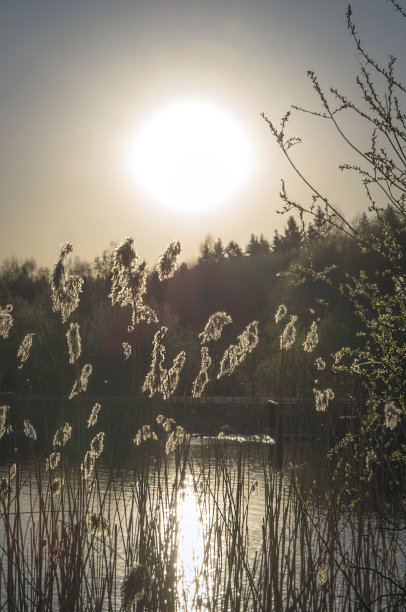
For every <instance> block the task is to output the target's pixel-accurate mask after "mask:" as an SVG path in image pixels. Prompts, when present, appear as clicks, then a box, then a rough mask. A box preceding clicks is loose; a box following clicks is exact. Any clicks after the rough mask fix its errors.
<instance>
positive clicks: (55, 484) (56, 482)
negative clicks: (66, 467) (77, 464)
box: [51, 478, 63, 495]
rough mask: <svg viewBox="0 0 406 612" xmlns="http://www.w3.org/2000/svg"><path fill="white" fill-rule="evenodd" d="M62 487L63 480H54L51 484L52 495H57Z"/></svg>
mask: <svg viewBox="0 0 406 612" xmlns="http://www.w3.org/2000/svg"><path fill="white" fill-rule="evenodd" d="M62 487H63V478H54V480H53V481H52V484H51V493H52V495H59V494H60V492H61V491H62Z"/></svg>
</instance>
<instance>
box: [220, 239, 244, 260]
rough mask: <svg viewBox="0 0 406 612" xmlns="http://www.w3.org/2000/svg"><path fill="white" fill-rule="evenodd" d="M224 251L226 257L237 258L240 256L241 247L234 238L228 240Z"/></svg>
mask: <svg viewBox="0 0 406 612" xmlns="http://www.w3.org/2000/svg"><path fill="white" fill-rule="evenodd" d="M224 253H225V256H226V257H227V259H237V258H238V257H242V250H241V247H240V245H239V244H238V243H237V242H235V240H230V242H229V243H228V245H227V246H226V248H225V249H224Z"/></svg>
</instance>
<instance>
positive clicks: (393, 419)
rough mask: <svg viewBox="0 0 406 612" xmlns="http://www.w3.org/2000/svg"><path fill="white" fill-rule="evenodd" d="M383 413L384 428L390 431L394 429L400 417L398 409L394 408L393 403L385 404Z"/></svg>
mask: <svg viewBox="0 0 406 612" xmlns="http://www.w3.org/2000/svg"><path fill="white" fill-rule="evenodd" d="M384 413H385V427H387V428H388V429H391V430H393V429H395V428H396V426H397V424H398V423H399V421H400V419H401V416H402V411H401V410H400V408H398V407H397V406H396V404H395V402H388V403H387V404H385V408H384Z"/></svg>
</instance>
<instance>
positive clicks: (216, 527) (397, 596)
mask: <svg viewBox="0 0 406 612" xmlns="http://www.w3.org/2000/svg"><path fill="white" fill-rule="evenodd" d="M157 432H158V434H159V437H160V440H159V441H158V442H152V441H150V440H149V441H146V442H145V443H143V445H141V446H140V447H139V448H134V449H133V453H132V457H131V460H128V461H127V463H126V465H125V466H121V467H120V466H116V467H114V466H111V465H107V464H103V463H100V464H99V465H98V466H96V467H95V469H94V471H93V473H92V475H91V477H90V478H88V479H87V480H86V479H85V478H84V476H83V472H81V471H80V470H79V469H78V466H77V465H74V464H72V463H69V462H68V461H65V460H62V461H61V463H60V464H59V465H58V467H57V468H56V469H55V470H53V471H52V472H51V473H50V472H45V470H44V468H43V463H40V462H39V461H38V460H36V461H34V460H31V461H26V460H23V459H21V460H19V461H18V462H17V467H16V474H15V477H14V478H13V479H12V480H11V481H10V485H11V487H12V488H11V487H10V488H8V490H7V491H5V492H4V493H3V494H2V497H1V519H2V522H1V540H0V546H1V560H0V598H1V604H2V606H3V608H5V609H8V610H16V611H17V610H18V611H21V610H51V609H59V610H89V611H90V610H120V609H121V601H122V599H121V595H122V585H123V581H124V583H125V580H126V577H127V576H128V575H130V574H131V571H134V567H135V568H137V567H138V568H143V571H144V574H142V576H143V581H142V583H141V584H138V583H137V588H138V591H137V592H130V596H134V597H135V600H134V602H135V603H134V608H131V605H130V607H129V608H128V609H135V605H137V607H136V609H137V610H151V611H152V610H162V611H164V610H210V611H217V610H219V611H220V610H224V611H226V610H230V611H234V610H235V611H237V610H238V611H239V610H258V611H259V610H263V611H266V610H321V611H322V610H334V611H335V610H337V611H339V610H360V609H364V610H384V609H387V610H401V609H403V607H402V606H404V605H405V591H404V579H403V576H402V572H403V571H404V569H405V558H406V557H405V548H404V547H405V544H406V543H405V541H404V539H402V537H403V536H402V531H401V530H400V527H401V526H402V525H401V524H400V523H394V524H393V525H392V527H391V528H389V527H388V522H387V521H384V520H383V517H382V516H380V515H373V514H371V513H370V512H368V510H367V508H359V509H358V510H357V512H349V511H347V512H345V513H344V512H341V511H339V504H338V502H337V500H336V499H335V498H334V492H332V491H330V493H329V495H330V497H329V500H328V503H327V501H326V498H325V496H324V497H323V495H320V494H319V493H320V492H313V493H311V492H309V489H308V487H307V486H304V484H303V480H302V478H301V474H300V472H301V469H302V470H303V469H304V468H303V467H302V468H299V467H297V468H293V467H292V466H291V467H290V468H288V469H286V470H277V469H275V468H274V467H273V466H272V463H271V462H270V460H269V459H270V456H269V448H268V447H266V445H263V446H261V447H260V448H259V447H258V446H256V447H254V446H252V445H250V444H249V443H246V444H241V443H239V444H234V443H232V442H230V441H227V440H221V439H220V440H211V441H206V442H203V441H202V442H197V441H196V440H195V439H193V441H192V443H191V440H190V439H189V438H185V439H184V440H183V441H182V443H181V444H179V445H178V446H177V447H176V449H175V451H174V453H173V454H167V453H166V441H167V440H166V438H167V436H168V435H169V434H165V433H164V432H159V431H158V430H157ZM253 466H254V467H253ZM60 481H63V486H61V487H59V482H60ZM325 494H326V492H325ZM252 513H253V514H252ZM137 601H138V603H137ZM122 609H124V608H122Z"/></svg>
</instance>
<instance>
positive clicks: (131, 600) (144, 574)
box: [121, 563, 150, 612]
mask: <svg viewBox="0 0 406 612" xmlns="http://www.w3.org/2000/svg"><path fill="white" fill-rule="evenodd" d="M149 584H150V576H149V572H148V570H147V568H146V567H145V565H141V564H140V563H136V564H135V565H133V566H132V568H131V569H130V571H129V572H128V574H127V575H126V576H125V578H124V580H123V582H122V585H121V610H122V612H127V611H128V610H130V608H131V606H132V605H133V604H135V603H137V602H138V601H139V600H140V599H142V598H143V596H144V594H145V592H146V591H147V590H148V588H149Z"/></svg>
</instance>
